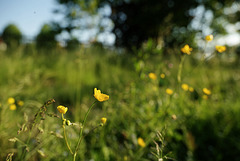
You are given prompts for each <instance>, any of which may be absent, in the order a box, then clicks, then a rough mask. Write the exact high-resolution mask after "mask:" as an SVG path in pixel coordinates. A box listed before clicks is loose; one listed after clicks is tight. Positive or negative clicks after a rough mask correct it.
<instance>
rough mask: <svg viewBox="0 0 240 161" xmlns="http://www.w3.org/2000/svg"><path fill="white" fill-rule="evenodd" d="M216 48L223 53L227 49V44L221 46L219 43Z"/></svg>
mask: <svg viewBox="0 0 240 161" xmlns="http://www.w3.org/2000/svg"><path fill="white" fill-rule="evenodd" d="M215 48H216V50H217V51H218V52H219V53H222V52H224V51H225V50H226V49H227V48H226V46H219V45H217V46H215Z"/></svg>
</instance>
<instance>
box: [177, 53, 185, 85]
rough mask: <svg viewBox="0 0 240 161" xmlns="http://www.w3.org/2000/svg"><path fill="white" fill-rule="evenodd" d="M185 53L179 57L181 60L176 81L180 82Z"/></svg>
mask: <svg viewBox="0 0 240 161" xmlns="http://www.w3.org/2000/svg"><path fill="white" fill-rule="evenodd" d="M185 57H186V55H183V56H182V57H181V62H180V64H179V67H178V75H177V80H178V83H179V84H180V83H181V81H182V80H181V76H182V67H183V62H184V59H185Z"/></svg>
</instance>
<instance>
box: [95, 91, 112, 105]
mask: <svg viewBox="0 0 240 161" xmlns="http://www.w3.org/2000/svg"><path fill="white" fill-rule="evenodd" d="M94 97H95V98H96V99H97V100H98V101H99V102H103V101H107V100H108V99H109V96H108V95H106V94H103V93H101V91H100V90H97V88H94Z"/></svg>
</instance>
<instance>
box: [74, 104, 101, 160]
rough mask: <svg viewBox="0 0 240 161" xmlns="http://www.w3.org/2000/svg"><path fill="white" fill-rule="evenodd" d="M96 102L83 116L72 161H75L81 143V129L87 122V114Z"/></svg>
mask: <svg viewBox="0 0 240 161" xmlns="http://www.w3.org/2000/svg"><path fill="white" fill-rule="evenodd" d="M96 102H97V101H95V102H93V104H92V105H91V107H90V108H89V109H88V111H87V113H86V114H85V116H84V119H83V123H82V127H81V129H80V132H79V138H78V143H77V146H76V149H75V152H74V155H73V161H75V160H76V156H77V152H78V149H79V146H80V143H81V141H82V135H83V128H84V126H85V123H86V120H87V117H88V114H89V112H90V111H91V109H92V108H93V105H94V104H95V103H96Z"/></svg>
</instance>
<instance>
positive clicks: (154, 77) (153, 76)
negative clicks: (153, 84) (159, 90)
mask: <svg viewBox="0 0 240 161" xmlns="http://www.w3.org/2000/svg"><path fill="white" fill-rule="evenodd" d="M148 76H149V78H150V79H152V80H156V79H157V76H156V74H155V73H149V74H148Z"/></svg>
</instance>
